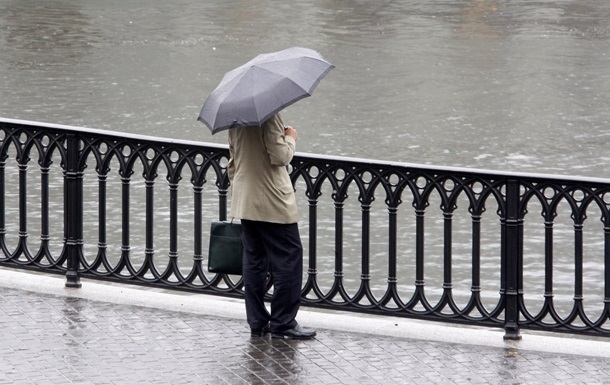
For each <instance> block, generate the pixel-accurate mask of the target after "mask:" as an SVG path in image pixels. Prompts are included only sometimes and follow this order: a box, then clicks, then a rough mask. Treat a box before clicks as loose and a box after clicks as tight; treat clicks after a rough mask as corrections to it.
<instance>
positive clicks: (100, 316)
mask: <svg viewBox="0 0 610 385" xmlns="http://www.w3.org/2000/svg"><path fill="white" fill-rule="evenodd" d="M248 331H249V330H248V328H247V326H246V325H244V324H243V322H242V321H240V320H233V319H225V318H222V319H221V318H214V317H209V316H202V315H197V314H191V313H188V312H173V311H172V312H170V311H163V310H158V309H152V308H146V307H138V306H128V305H118V304H111V303H105V302H99V301H90V300H86V299H80V298H71V297H62V296H52V295H44V294H39V293H32V292H27V291H23V290H13V289H3V290H2V291H1V292H0V338H1V341H2V343H1V345H0V385H4V384H11V385H12V384H33V383H35V384H50V385H56V384H72V383H77V384H96V385H98V384H130V385H131V384H214V385H215V384H231V385H234V384H261V385H268V384H271V385H275V384H278V385H286V384H299V385H307V384H324V385H335V384H371V385H374V384H383V385H392V384H401V385H402V384H418V385H422V384H443V385H444V384H502V385H508V384H515V385H516V384H602V383H604V381H606V379H607V378H610V377H609V376H610V359H606V358H598V357H586V356H572V355H565V354H564V355H560V354H552V353H541V352H534V351H513V350H507V349H501V348H491V347H481V346H472V345H459V344H452V343H440V342H430V341H421V340H409V339H398V338H390V337H383V336H381V337H380V336H372V335H363V334H355V333H341V332H338V331H331V330H318V337H317V339H316V340H312V341H292V340H274V339H271V338H269V337H268V336H267V337H263V338H251V337H250V336H249V333H248Z"/></svg>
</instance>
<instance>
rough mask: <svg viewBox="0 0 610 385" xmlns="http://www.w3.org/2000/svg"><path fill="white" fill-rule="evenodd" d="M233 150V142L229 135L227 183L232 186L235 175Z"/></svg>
mask: <svg viewBox="0 0 610 385" xmlns="http://www.w3.org/2000/svg"><path fill="white" fill-rule="evenodd" d="M234 154H235V149H234V148H233V141H232V140H231V135H229V162H228V164H227V173H228V174H229V183H230V184H233V175H235V161H234V156H235V155H234Z"/></svg>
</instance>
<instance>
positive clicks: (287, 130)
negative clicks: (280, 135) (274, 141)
mask: <svg viewBox="0 0 610 385" xmlns="http://www.w3.org/2000/svg"><path fill="white" fill-rule="evenodd" d="M284 134H285V135H289V136H292V137H293V138H294V140H295V141H296V140H297V137H298V136H299V134H297V130H295V129H294V128H292V126H286V127H284Z"/></svg>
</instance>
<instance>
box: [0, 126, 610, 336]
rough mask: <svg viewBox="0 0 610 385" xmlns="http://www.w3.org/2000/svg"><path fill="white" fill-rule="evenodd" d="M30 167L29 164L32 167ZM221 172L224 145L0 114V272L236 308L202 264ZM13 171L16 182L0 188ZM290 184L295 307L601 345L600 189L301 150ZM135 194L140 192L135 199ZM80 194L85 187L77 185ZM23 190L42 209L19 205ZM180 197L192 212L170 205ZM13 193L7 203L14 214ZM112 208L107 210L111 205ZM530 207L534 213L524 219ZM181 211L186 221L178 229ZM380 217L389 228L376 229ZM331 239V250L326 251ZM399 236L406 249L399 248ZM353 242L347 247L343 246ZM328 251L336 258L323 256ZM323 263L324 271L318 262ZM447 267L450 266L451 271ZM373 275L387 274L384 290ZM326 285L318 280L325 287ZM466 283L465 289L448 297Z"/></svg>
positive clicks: (607, 220) (231, 283)
mask: <svg viewBox="0 0 610 385" xmlns="http://www.w3.org/2000/svg"><path fill="white" fill-rule="evenodd" d="M31 159H37V161H38V165H37V167H36V166H35V165H33V164H32V163H33V162H32V161H31ZM227 161H228V149H227V147H226V146H223V145H214V144H208V143H195V142H187V141H177V140H168V139H163V138H153V137H145V136H139V135H127V134H121V133H117V132H111V131H102V130H94V129H82V128H75V127H68V126H59V125H51V124H41V123H35V122H25V121H16V120H9V119H0V250H1V253H0V266H8V267H18V268H22V269H30V270H39V271H45V272H51V273H57V274H63V275H65V276H66V285H67V286H73V287H79V286H80V285H81V282H80V279H81V278H83V277H86V278H94V279H100V280H106V281H113V282H124V283H131V284H138V285H147V286H151V287H159V288H171V289H177V290H185V291H191V292H199V293H209V294H216V295H224V296H232V297H241V296H242V294H243V286H242V283H241V279H240V277H238V276H226V275H222V274H211V273H209V272H208V271H207V268H206V258H207V253H206V242H208V239H207V227H208V224H209V221H210V220H211V219H212V218H213V219H214V220H226V219H227V211H228V207H229V199H230V194H229V181H228V177H227V174H226V164H227ZM54 162H55V163H54ZM58 162H59V163H60V164H57V163H58ZM53 167H55V168H60V169H61V170H62V172H63V175H62V176H61V178H62V179H63V181H62V182H61V183H63V190H64V191H63V194H64V195H63V208H62V209H63V213H62V214H61V215H59V216H58V213H56V212H55V210H57V208H55V206H53V208H52V206H51V204H50V203H51V201H52V198H51V195H53V194H52V193H53V192H54V191H53V189H52V188H51V186H52V185H56V182H57V181H55V180H54V179H53V178H56V176H53V175H52V173H51V170H53ZM136 170H138V171H140V170H141V172H136ZM186 175H189V176H190V178H185V176H186ZM12 176H15V179H16V180H17V181H18V183H17V184H16V185H15V184H12V183H11V184H7V181H8V180H12V179H10V178H9V177H12ZM85 176H87V177H91V176H93V177H94V178H95V183H94V184H93V185H94V186H95V187H94V192H95V194H94V196H95V197H96V198H97V200H96V201H95V205H96V206H97V207H96V213H97V222H96V227H97V233H96V239H95V240H94V241H92V240H91V239H89V238H87V239H85V237H84V232H85V231H86V232H87V234H90V233H91V231H90V230H91V229H90V228H89V227H87V226H85V223H89V222H88V221H85V219H86V218H84V211H85V209H86V208H88V207H83V206H84V203H83V202H84V201H85V198H89V196H88V195H87V194H86V193H85V192H84V180H85ZM291 178H292V181H293V183H294V185H295V187H296V188H297V194H298V199H299V200H300V201H301V202H302V203H303V207H304V210H301V214H302V222H301V228H302V229H303V230H304V231H305V233H306V234H307V236H308V238H309V239H308V242H307V243H306V248H307V253H308V254H307V255H306V258H305V262H304V263H305V264H306V265H307V266H306V267H307V268H306V269H304V271H305V277H304V278H305V279H304V285H303V291H302V302H303V304H304V305H307V306H314V307H322V308H328V309H339V310H348V311H357V312H366V313H372V314H380V315H390V316H398V317H411V318H417V319H424V320H435V321H445V322H454V323H461V324H471V325H481V326H491V327H499V328H504V330H505V332H506V334H505V338H507V339H518V338H520V329H523V328H527V329H535V330H552V331H558V332H569V333H581V334H590V335H603V336H610V328H609V327H608V325H607V321H608V318H609V316H610V215H609V210H610V181H608V180H603V179H593V178H575V177H554V176H549V175H534V174H520V173H502V172H491V171H483V170H469V169H461V168H450V169H447V168H443V167H432V166H423V165H415V164H406V163H391V162H383V161H372V160H364V159H354V158H345V157H325V156H319V155H312V154H297V155H296V156H295V157H294V159H293V162H292V165H291ZM113 179H118V180H120V192H119V193H118V194H116V195H118V196H115V195H113V196H112V197H111V196H110V195H111V194H110V193H109V181H111V180H113ZM136 185H143V188H141V189H136ZM32 187H36V189H33V188H32ZM87 188H92V187H91V185H89V184H88V185H87ZM33 190H36V191H37V193H36V194H38V195H37V199H39V202H40V205H39V207H36V206H38V205H36V204H34V205H33V204H32V203H31V202H32V199H31V196H32V194H33V192H32V191H33ZM211 191H212V192H211ZM329 191H330V193H329ZM161 192H167V195H168V197H167V200H168V201H167V202H163V205H164V206H163V207H164V208H163V209H160V208H159V207H158V206H157V205H158V203H159V196H160V193H161ZM185 192H186V193H185ZM181 194H182V195H181ZM185 194H186V196H188V201H189V204H188V205H185V204H184V202H183V201H181V199H184V197H185ZM9 198H10V200H11V201H12V200H16V201H18V204H17V205H15V207H12V206H11V205H10V204H8V203H7V201H8V200H9ZM116 200H118V201H119V202H120V205H119V208H116V207H114V209H113V210H111V209H110V205H111V204H112V202H114V201H116ZM210 201H212V202H213V204H211V205H210ZM191 202H192V203H191ZM431 202H438V203H435V204H434V205H432V204H431ZM135 203H138V204H142V205H143V207H145V209H144V211H145V212H144V213H143V215H137V218H134V215H133V213H132V206H133V205H134V204H135ZM329 203H330V207H332V209H331V210H332V213H328V212H323V210H322V209H321V207H322V205H326V204H329ZM464 205H466V206H467V207H463V206H464ZM460 206H462V207H460ZM538 206H539V207H541V212H540V213H537V212H534V210H532V208H533V207H538ZM562 207H563V209H562ZM565 207H568V208H569V213H568V214H567V215H568V216H569V220H570V221H571V225H572V234H571V236H572V237H571V239H572V244H571V247H572V252H571V254H570V257H571V259H570V261H571V266H572V268H573V274H572V276H571V279H572V280H573V287H574V288H573V298H572V301H571V303H570V306H571V307H570V309H569V311H568V312H567V314H565V313H566V312H565V310H559V301H558V299H557V298H556V292H557V287H558V286H557V285H562V284H566V282H563V281H560V280H559V279H558V278H557V271H556V269H557V264H558V259H557V246H556V245H555V243H556V237H557V231H556V224H555V221H556V219H557V217H558V216H559V217H561V216H564V217H565V215H566V213H565V212H564V211H565ZM185 210H188V211H189V212H188V214H190V215H191V216H190V218H192V223H191V224H190V225H191V227H190V230H189V231H188V234H185V233H184V232H183V231H182V230H180V228H181V227H180V226H181V225H184V224H183V223H181V215H183V214H184V212H185ZM354 210H356V211H357V215H355V216H354V215H352V214H354V212H353V211H354ZM380 210H381V215H382V216H381V217H382V218H385V219H383V223H382V225H380V224H379V222H378V221H379V215H380ZM460 210H462V211H460ZM463 210H465V212H466V213H467V216H466V218H464V215H463V213H464V212H463ZM562 210H563V211H562ZM436 212H438V213H439V214H438V215H435V214H434V213H436ZM32 213H34V214H35V215H32ZM160 213H161V214H163V218H167V221H168V223H169V225H168V230H167V234H160V233H159V230H158V226H157V225H158V223H157V221H158V220H159V219H158V218H159V215H160ZM138 214H140V213H138ZM323 215H326V216H330V217H331V218H332V219H331V220H332V225H328V224H326V225H324V226H323V225H322V224H321V218H322V216H323ZM347 218H352V219H351V220H348V219H347ZM593 218H597V219H599V220H600V221H601V226H602V233H600V234H597V236H598V237H599V241H598V244H603V247H600V248H599V250H598V249H596V250H595V251H594V252H593V253H594V254H596V255H598V257H591V255H590V254H591V253H588V252H587V248H586V240H587V239H589V238H590V237H591V235H590V234H591V233H590V232H588V227H587V225H588V224H589V223H590V222H591V220H592V219H593ZM406 219H408V220H409V221H412V223H413V225H412V227H407V226H406V225H404V221H405V220H406ZM32 220H39V221H40V222H39V226H38V227H39V228H38V230H37V231H39V234H31V233H30V229H31V228H32V226H31V221H32ZM58 220H59V221H62V222H63V234H59V236H60V237H63V247H62V248H61V250H56V249H53V248H52V247H51V246H50V240H51V239H52V238H53V237H55V238H57V236H58V234H56V233H54V231H56V230H54V228H53V227H52V226H50V224H51V223H53V222H54V221H58ZM486 220H487V221H489V220H492V221H495V222H497V224H498V225H497V227H491V228H489V227H486V226H484V225H483V223H484V221H486ZM537 221H541V222H542V233H543V236H542V238H543V239H544V241H543V242H544V248H543V252H542V254H543V255H542V256H541V257H540V256H538V255H534V254H532V252H531V250H529V249H527V247H526V244H527V242H529V240H530V237H531V234H529V233H528V232H526V231H525V230H524V228H525V225H529V224H530V223H536V222H537ZM351 222H357V223H356V224H357V226H352V225H354V223H351ZM111 223H115V224H116V223H118V224H116V225H111ZM464 225H466V228H467V232H468V235H467V237H466V238H468V242H465V241H464V239H461V240H460V241H461V244H460V247H461V248H464V244H465V243H466V244H469V245H470V246H469V251H468V255H467V257H468V261H469V262H468V263H467V264H466V265H465V264H464V262H463V260H464V259H465V256H464V255H463V254H464V252H463V251H460V253H461V255H458V251H457V249H456V247H457V244H458V239H457V230H456V229H457V228H458V227H460V228H461V227H463V226H464ZM434 226H437V227H438V228H439V231H440V235H439V236H438V238H436V239H432V238H430V237H429V236H428V231H429V229H430V228H431V227H434ZM380 228H383V229H380ZM134 229H137V230H142V232H143V240H142V242H143V244H144V247H143V250H142V251H141V252H140V251H137V250H136V249H135V248H134V244H133V243H134V236H133V230H134ZM354 229H357V232H356V231H355V230H354ZM406 229H408V230H406ZM407 231H408V234H406V232H407ZM490 231H492V232H496V233H497V235H498V238H499V241H497V242H492V243H489V241H487V240H486V238H485V236H484V234H486V233H488V232H490ZM115 233H120V241H119V242H120V245H118V246H119V247H118V248H117V245H116V244H111V241H110V238H111V237H110V235H111V234H115ZM331 233H332V241H331V244H323V243H324V242H327V240H326V241H325V240H324V239H326V238H328V237H327V236H328V234H331ZM380 234H382V235H383V237H380ZM406 235H408V238H409V239H410V240H412V243H407V242H406V241H405V238H406ZM564 235H565V234H564ZM461 236H462V237H464V236H463V235H461ZM163 237H167V238H168V245H167V252H163V253H162V252H160V249H159V247H158V245H157V242H158V241H159V239H160V238H163ZM185 237H187V238H189V240H190V242H189V243H188V244H189V245H190V246H189V247H190V249H187V250H185V249H184V248H181V247H180V245H181V242H180V240H181V239H182V238H185ZM34 238H36V239H34ZM379 239H384V251H383V253H380V252H379V249H378V244H379ZM354 240H356V241H357V242H356V243H358V245H359V247H352V246H353V245H352V244H351V243H352V242H354ZM109 242H110V243H109ZM410 242H411V241H410ZM435 242H437V243H439V244H440V247H439V248H438V250H440V251H438V255H434V253H435V252H436V251H431V250H433V246H435V245H434V243H435ZM327 243H328V242H327ZM374 244H375V248H374V247H373V246H374ZM329 248H330V249H332V255H328V254H329V252H328V251H326V249H329ZM117 249H118V250H119V251H118V252H117V251H113V250H117ZM374 249H375V252H374ZM87 250H95V251H94V253H91V252H87ZM434 250H436V249H434ZM562 252H563V253H564V254H565V249H564V250H562ZM380 254H383V261H380V259H379V255H380ZM325 258H330V259H332V261H331V262H330V263H326V262H325ZM434 258H436V259H437V260H439V261H441V262H440V263H439V266H437V267H436V270H434V272H435V273H434V274H433V273H432V271H433V270H432V269H430V263H431V261H432V260H433V259H434ZM459 258H461V260H462V262H459V263H458V259H459ZM538 258H540V259H541V260H542V262H541V265H543V267H542V271H541V272H540V275H541V276H543V277H544V292H542V293H538V294H539V296H538V297H539V298H538V297H535V298H534V301H530V300H529V298H530V297H528V295H529V293H527V291H526V290H525V289H524V282H525V281H526V280H527V279H526V278H527V277H526V275H528V274H531V269H532V268H533V267H532V265H535V264H532V263H531V261H532V260H536V261H538ZM592 258H597V259H598V260H600V261H601V262H600V264H603V266H601V267H599V268H600V269H601V271H603V274H602V279H601V280H603V288H602V291H603V295H602V298H599V300H595V301H593V302H591V300H589V302H587V300H588V298H591V296H590V295H588V293H589V292H590V291H591V289H590V285H591V282H590V281H589V279H588V278H587V277H588V276H589V275H590V272H591V271H590V269H591V262H590V261H591V259H592ZM323 262H324V263H323ZM490 264H497V265H498V271H494V272H492V273H493V275H494V276H496V275H497V279H496V281H495V285H496V291H495V292H493V291H490V290H489V288H487V287H485V286H484V284H483V280H485V282H489V281H490V278H489V276H488V275H489V267H488V266H489V265H490ZM380 265H381V266H383V270H382V272H381V273H379V268H378V267H379V266H380ZM463 269H467V270H468V274H467V275H466V278H464V275H463V274H462V275H461V276H460V277H461V278H460V279H459V281H461V282H456V277H457V270H463ZM439 272H440V273H439ZM379 274H383V277H384V278H385V282H383V284H381V285H380V284H379V282H378V279H377V278H378V277H377V276H378V275H379ZM322 275H325V276H327V277H330V278H329V279H328V280H327V281H324V280H323V279H322V278H321V276H322ZM528 277H529V275H528ZM431 280H432V281H436V280H439V281H440V282H441V284H440V287H438V288H435V287H434V285H432V284H431V283H430V281H431ZM465 280H467V281H468V284H469V286H468V288H467V290H463V289H460V290H458V289H457V286H460V285H463V283H464V281H465ZM597 284H599V283H597ZM437 289H438V290H437ZM537 301H538V302H540V305H536V304H537V303H538V302H537ZM532 303H533V304H532ZM592 304H593V305H592ZM591 309H593V312H591Z"/></svg>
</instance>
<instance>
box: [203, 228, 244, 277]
mask: <svg viewBox="0 0 610 385" xmlns="http://www.w3.org/2000/svg"><path fill="white" fill-rule="evenodd" d="M242 252H243V245H242V243H241V223H233V221H231V222H227V221H219V222H212V228H211V230H210V250H209V254H208V271H209V272H210V273H225V274H233V275H241V274H242V270H241V266H242Z"/></svg>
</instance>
